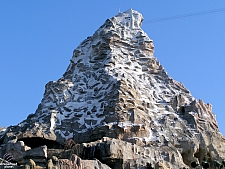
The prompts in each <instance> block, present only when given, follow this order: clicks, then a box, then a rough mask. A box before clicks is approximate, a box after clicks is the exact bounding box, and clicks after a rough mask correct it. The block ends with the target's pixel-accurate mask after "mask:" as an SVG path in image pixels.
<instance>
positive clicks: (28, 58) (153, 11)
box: [0, 0, 225, 135]
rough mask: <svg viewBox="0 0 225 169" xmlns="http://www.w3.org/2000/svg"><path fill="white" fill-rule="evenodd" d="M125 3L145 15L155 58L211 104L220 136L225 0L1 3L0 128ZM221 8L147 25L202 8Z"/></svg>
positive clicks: (224, 127) (36, 99)
mask: <svg viewBox="0 0 225 169" xmlns="http://www.w3.org/2000/svg"><path fill="white" fill-rule="evenodd" d="M129 8H132V9H134V10H137V11H139V12H141V13H142V14H143V16H144V18H145V20H144V22H143V26H142V29H143V30H144V31H145V32H146V33H147V34H148V35H149V37H150V38H151V39H153V43H154V45H155V57H156V58H158V60H159V61H160V63H161V64H162V65H163V66H164V68H165V69H166V71H167V72H168V74H169V75H170V76H171V77H173V78H174V79H175V80H177V81H180V82H182V83H183V84H184V85H185V86H186V87H187V88H188V89H189V90H190V92H191V93H192V95H193V96H194V97H195V98H196V99H202V100H203V101H204V102H205V103H210V104H212V105H213V112H214V113H215V114H216V116H217V121H218V124H219V129H220V131H221V132H222V133H223V134H224V135H225V123H224V118H225V117H224V113H225V90H224V87H225V66H224V65H225V51H224V49H225V31H224V30H225V22H224V21H225V1H223V0H217V1H209V0H204V1H203V0H202V1H196V0H188V1H178V0H176V1H175V0H170V1H165V0H164V1H153V0H148V1H147V0H146V1H137V0H136V1H134V0H129V1H125V0H124V1H121V0H120V1H118V0H113V1H107V0H96V1H91V0H86V1H72V0H68V1H59V0H54V1H53V0H49V1H44V0H39V1H28V0H26V1H25V0H20V1H15V0H14V1H13V0H11V1H3V0H2V1H0V23H1V24H0V56H1V57H0V73H1V74H0V75H1V84H0V106H1V109H0V126H10V125H16V124H18V123H19V122H21V121H22V120H24V119H26V117H27V115H28V114H30V113H34V112H35V110H36V109H37V106H38V104H39V103H40V102H41V99H42V97H43V94H44V89H45V84H46V83H48V82H49V81H51V80H55V81H56V80H58V79H59V78H60V77H62V75H63V73H64V72H65V70H66V68H67V66H68V65H69V60H70V59H71V57H72V52H73V50H74V49H75V48H76V47H77V46H78V45H79V43H80V42H81V41H82V40H84V39H86V37H88V36H91V35H92V34H93V33H94V32H95V31H96V30H97V29H98V28H99V27H100V26H101V25H102V24H103V23H104V21H105V20H106V19H107V18H111V17H113V16H114V15H116V14H117V13H118V10H119V9H120V11H125V10H127V9H129ZM215 9H223V11H221V12H216V13H208V14H204V15H196V16H192V17H184V18H179V19H172V20H164V21H160V22H148V21H150V20H152V19H158V18H165V17H170V16H177V15H183V14H192V13H198V12H202V11H211V10H215Z"/></svg>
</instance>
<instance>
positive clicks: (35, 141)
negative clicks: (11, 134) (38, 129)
mask: <svg viewBox="0 0 225 169" xmlns="http://www.w3.org/2000/svg"><path fill="white" fill-rule="evenodd" d="M18 141H23V142H24V144H25V145H26V146H28V147H30V148H37V147H40V146H44V145H46V146H47V147H48V148H54V149H62V148H63V147H64V145H62V144H60V143H58V142H56V141H54V140H48V139H44V138H40V137H31V138H22V139H18Z"/></svg>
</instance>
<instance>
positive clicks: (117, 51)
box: [0, 9, 225, 167]
mask: <svg viewBox="0 0 225 169" xmlns="http://www.w3.org/2000/svg"><path fill="white" fill-rule="evenodd" d="M142 21H143V17H142V15H141V14H140V13H139V12H137V11H135V10H132V9H129V10H127V11H125V12H123V13H119V14H118V15H116V16H114V17H112V18H111V19H107V20H106V21H105V23H104V24H103V25H102V26H101V27H100V28H99V29H98V30H97V31H96V32H95V33H94V34H93V36H90V37H88V38H87V39H85V40H84V41H83V42H81V44H80V45H79V46H78V47H77V48H76V49H75V50H74V52H73V56H72V58H71V62H70V64H69V66H68V68H67V70H66V72H65V73H64V75H63V77H62V78H60V79H59V80H58V81H56V82H55V81H50V82H49V83H48V84H46V86H45V93H44V97H43V99H42V101H41V103H40V104H39V106H38V109H37V110H36V112H35V114H30V115H29V116H28V117H27V119H26V120H24V121H23V122H21V123H20V124H18V126H14V127H10V128H8V129H7V130H5V131H4V133H3V132H1V133H0V137H1V138H0V139H1V140H4V141H3V144H6V145H7V144H8V142H7V140H10V139H12V138H7V137H8V135H9V133H11V134H12V135H14V136H15V137H16V141H23V142H24V143H25V144H26V145H27V146H30V147H32V148H33V147H37V146H40V143H43V144H44V143H45V145H47V147H48V148H52V146H53V147H54V146H55V147H57V148H60V147H61V146H62V145H64V142H65V140H68V139H70V138H71V139H73V140H74V141H75V142H76V143H81V144H82V143H85V142H92V141H97V140H99V139H100V140H101V139H103V138H105V137H109V138H111V139H112V138H115V139H117V140H119V142H120V141H121V142H123V144H125V143H126V142H127V143H129V144H130V143H133V144H135V145H137V146H140V147H142V148H143V147H145V148H146V147H152V149H154V151H155V152H154V153H153V152H152V153H150V154H144V155H143V157H141V156H140V159H141V158H144V159H146V160H145V162H144V163H146V164H147V162H151V163H154V164H155V163H156V162H157V161H159V160H160V158H161V157H160V156H161V155H162V154H163V153H164V157H165V156H167V157H165V158H164V160H165V161H166V164H167V165H168V166H170V167H172V166H177V167H178V166H179V167H181V166H186V165H189V166H190V163H191V162H192V161H202V159H203V158H204V156H205V154H207V153H208V154H209V156H210V157H211V161H210V162H211V163H212V159H221V158H224V155H223V153H222V152H223V151H222V150H220V149H219V146H220V145H225V143H224V141H222V138H223V137H222V135H221V134H220V133H218V132H219V130H218V126H217V122H216V119H215V115H214V114H213V112H212V107H211V105H210V104H205V103H204V102H203V101H201V100H200V101H197V100H196V99H195V98H194V97H193V96H192V95H191V93H190V92H189V90H188V89H187V88H185V87H184V85H183V84H182V83H180V82H177V81H175V80H174V79H173V78H172V77H170V76H169V75H168V74H167V72H166V71H165V68H164V67H163V66H162V65H161V64H160V63H159V61H158V60H157V59H156V58H155V57H154V45H153V43H152V40H151V39H150V38H149V37H148V35H147V34H146V33H145V32H144V31H143V30H142V29H141V28H140V26H141V23H142ZM215 132H216V133H218V134H217V135H215ZM7 133H8V135H7ZM212 137H213V138H217V139H212ZM6 138H7V139H6ZM209 140H210V141H209ZM32 141H35V142H32ZM31 142H32V143H31ZM116 142H117V141H116ZM121 144H122V143H121ZM93 145H94V144H93ZM130 145H131V144H130ZM158 148H159V149H158ZM168 148H171V151H170V152H167V149H168ZM2 151H3V149H2ZM203 151H204V152H203ZM212 151H216V153H214V154H213V153H212ZM156 156H157V159H155V161H154V160H152V159H153V158H155V157H156ZM135 158H136V157H135ZM174 158H175V159H177V161H176V160H174ZM124 160H125V159H124ZM140 165H141V164H140Z"/></svg>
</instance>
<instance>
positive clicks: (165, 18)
mask: <svg viewBox="0 0 225 169" xmlns="http://www.w3.org/2000/svg"><path fill="white" fill-rule="evenodd" d="M218 12H225V8H220V9H214V10H208V11H202V12H195V13H189V14H183V15H175V16H169V17H163V18H157V19H151V20H146V21H144V22H143V23H150V22H151V23H153V22H161V21H166V20H172V19H180V18H186V17H192V16H198V15H205V14H212V13H218Z"/></svg>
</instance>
